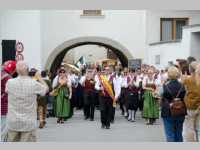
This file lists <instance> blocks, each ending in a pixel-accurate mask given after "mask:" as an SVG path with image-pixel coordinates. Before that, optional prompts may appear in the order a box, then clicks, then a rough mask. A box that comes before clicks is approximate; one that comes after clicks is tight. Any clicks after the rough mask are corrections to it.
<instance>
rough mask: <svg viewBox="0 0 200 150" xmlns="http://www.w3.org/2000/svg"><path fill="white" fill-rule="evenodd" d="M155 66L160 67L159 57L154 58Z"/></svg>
mask: <svg viewBox="0 0 200 150" xmlns="http://www.w3.org/2000/svg"><path fill="white" fill-rule="evenodd" d="M155 64H156V65H160V55H156V56H155Z"/></svg>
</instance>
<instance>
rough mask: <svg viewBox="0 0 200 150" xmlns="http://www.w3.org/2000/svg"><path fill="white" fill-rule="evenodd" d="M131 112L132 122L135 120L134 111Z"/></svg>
mask: <svg viewBox="0 0 200 150" xmlns="http://www.w3.org/2000/svg"><path fill="white" fill-rule="evenodd" d="M131 114H132V117H131V121H132V122H134V121H135V117H134V111H132V112H131Z"/></svg>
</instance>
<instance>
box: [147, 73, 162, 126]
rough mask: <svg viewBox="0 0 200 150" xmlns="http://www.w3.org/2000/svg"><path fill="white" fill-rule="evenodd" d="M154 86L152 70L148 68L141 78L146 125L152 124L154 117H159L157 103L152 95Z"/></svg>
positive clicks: (154, 89)
mask: <svg viewBox="0 0 200 150" xmlns="http://www.w3.org/2000/svg"><path fill="white" fill-rule="evenodd" d="M156 86H157V85H156V80H155V78H154V71H153V70H152V69H150V70H149V71H148V75H147V77H146V78H145V79H144V80H143V88H144V90H145V91H144V106H143V118H145V119H147V125H153V124H154V123H155V121H156V119H158V118H159V103H158V100H157V99H156V98H155V97H154V94H155V91H156V88H157V87H156Z"/></svg>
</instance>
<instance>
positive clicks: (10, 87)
mask: <svg viewBox="0 0 200 150" xmlns="http://www.w3.org/2000/svg"><path fill="white" fill-rule="evenodd" d="M16 70H17V73H18V75H19V76H18V77H17V78H14V79H11V80H9V81H8V83H7V85H6V92H7V93H8V115H7V121H6V127H7V129H8V133H7V135H8V136H7V141H8V142H17V141H19V142H20V141H21V142H35V141H36V128H37V95H42V96H44V95H45V94H46V93H47V92H48V86H47V84H46V83H45V82H44V80H43V79H42V78H41V75H40V73H39V72H37V73H36V77H37V80H38V81H36V80H34V79H32V78H30V77H29V76H28V65H27V64H26V63H25V62H23V61H19V62H18V63H17V65H16Z"/></svg>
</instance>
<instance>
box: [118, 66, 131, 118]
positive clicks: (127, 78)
mask: <svg viewBox="0 0 200 150" xmlns="http://www.w3.org/2000/svg"><path fill="white" fill-rule="evenodd" d="M130 81H131V79H130V76H129V74H128V69H127V68H125V69H124V71H123V73H122V82H121V88H122V89H121V99H120V103H121V105H122V107H123V111H122V114H123V112H124V117H128V111H127V109H126V106H125V104H126V102H127V99H126V94H127V91H128V85H129V82H130Z"/></svg>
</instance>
